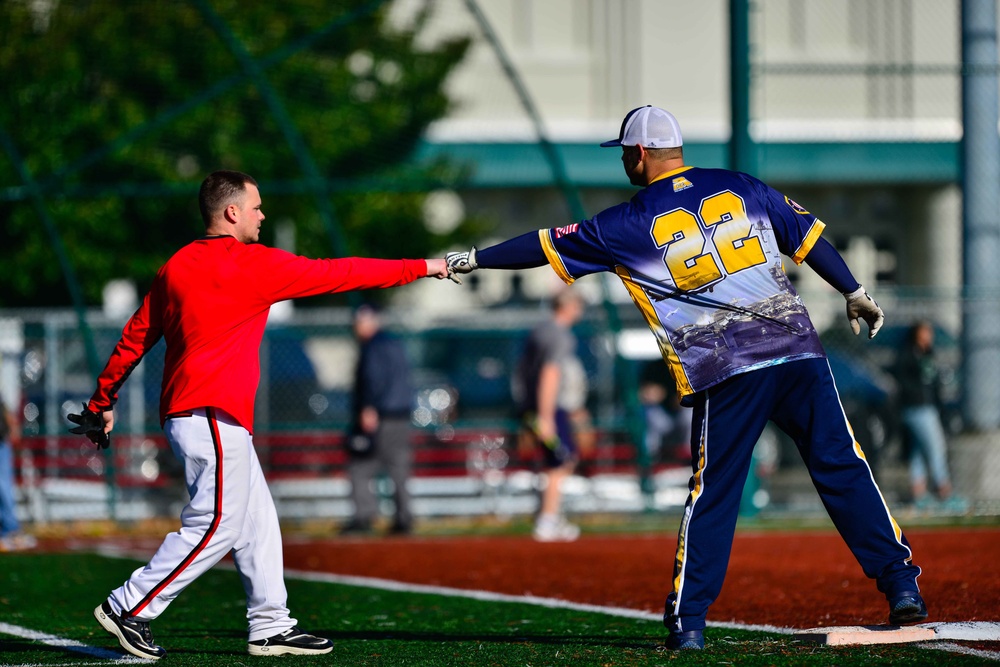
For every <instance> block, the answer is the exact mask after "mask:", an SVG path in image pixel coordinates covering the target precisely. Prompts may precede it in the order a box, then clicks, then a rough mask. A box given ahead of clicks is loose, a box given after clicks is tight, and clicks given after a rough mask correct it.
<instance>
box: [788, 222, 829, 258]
mask: <svg viewBox="0 0 1000 667" xmlns="http://www.w3.org/2000/svg"><path fill="white" fill-rule="evenodd" d="M824 229H826V224H825V223H824V222H823V221H822V220H820V219H819V218H816V221H815V222H813V224H812V227H810V228H809V233H808V234H806V237H805V238H804V239H802V243H800V244H799V247H798V248H797V249H796V250H795V254H794V255H792V261H793V262H795V263H796V264H801V263H802V262H803V261H805V259H806V255H808V254H809V251H810V250H812V249H813V246H814V245H816V241H818V240H819V237H820V235H821V234H822V233H823V230H824Z"/></svg>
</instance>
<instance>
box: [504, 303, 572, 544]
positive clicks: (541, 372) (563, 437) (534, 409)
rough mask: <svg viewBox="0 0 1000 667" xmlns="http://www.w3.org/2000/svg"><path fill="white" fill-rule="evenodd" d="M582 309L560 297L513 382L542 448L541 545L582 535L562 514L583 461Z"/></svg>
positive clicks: (526, 421) (537, 523) (532, 434)
mask: <svg viewBox="0 0 1000 667" xmlns="http://www.w3.org/2000/svg"><path fill="white" fill-rule="evenodd" d="M583 308H584V307H583V302H582V301H581V299H580V296H579V295H578V294H576V293H575V292H573V291H571V290H569V289H565V290H563V291H561V292H559V293H558V294H556V296H555V297H554V298H553V299H552V318H551V319H550V320H548V321H546V322H543V323H542V324H540V325H538V326H537V327H536V328H535V329H534V330H533V331H532V332H531V335H530V336H529V338H528V343H527V345H526V347H525V350H524V354H523V356H522V357H521V361H520V363H519V364H518V368H517V372H516V376H515V387H516V388H517V391H516V393H517V394H520V396H519V397H518V398H519V400H518V403H519V411H520V413H521V418H522V422H523V424H524V427H525V429H524V432H525V433H527V434H528V436H529V439H530V440H532V441H533V442H534V443H536V444H538V445H540V446H541V451H542V454H543V460H544V463H545V467H546V471H545V483H544V486H543V489H542V494H541V502H540V507H539V512H538V517H537V518H536V520H535V527H534V531H533V535H534V538H535V539H536V540H538V541H541V542H557V541H560V542H561V541H572V540H575V539H576V538H577V537H579V535H580V528H579V527H578V526H575V525H573V524H571V523H569V522H567V521H566V519H565V518H564V517H563V515H562V514H561V511H560V510H561V505H562V483H563V480H565V479H566V478H567V477H569V476H570V475H571V474H572V473H573V470H574V469H575V468H576V464H577V462H578V460H579V443H578V439H577V433H576V429H575V427H574V419H576V418H578V417H579V415H580V414H585V407H584V406H585V403H586V399H587V376H586V373H585V372H584V369H583V364H582V363H580V359H579V357H577V355H576V337H575V336H574V335H573V332H572V329H571V327H572V326H573V324H575V323H576V322H578V321H579V320H580V317H581V316H582V315H583Z"/></svg>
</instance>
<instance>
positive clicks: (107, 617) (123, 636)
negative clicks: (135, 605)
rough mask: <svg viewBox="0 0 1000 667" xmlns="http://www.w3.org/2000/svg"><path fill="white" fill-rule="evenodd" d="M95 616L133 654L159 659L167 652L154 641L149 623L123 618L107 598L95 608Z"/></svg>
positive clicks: (149, 658)
mask: <svg viewBox="0 0 1000 667" xmlns="http://www.w3.org/2000/svg"><path fill="white" fill-rule="evenodd" d="M94 617H95V618H96V619H97V622H98V623H100V624H101V627H103V628H104V629H105V630H107V631H108V632H110V633H111V634H113V635H114V636H115V637H118V643H119V644H121V645H122V648H123V649H125V650H126V651H128V652H129V653H131V654H132V655H137V656H139V657H140V658H146V659H148V660H159V659H160V658H162V657H163V656H165V655H166V654H167V652H166V651H165V650H164V649H163V647H162V646H157V645H156V644H154V643H153V634H152V633H151V632H150V631H149V623H147V622H145V621H137V620H136V619H134V618H122V617H121V616H119V615H118V614H116V613H115V612H113V611H111V605H110V604H108V601H107V600H105V601H104V602H103V603H101V606H100V607H98V608H97V609H95V610H94Z"/></svg>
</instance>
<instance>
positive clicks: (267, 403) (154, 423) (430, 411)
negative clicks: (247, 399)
mask: <svg viewBox="0 0 1000 667" xmlns="http://www.w3.org/2000/svg"><path fill="white" fill-rule="evenodd" d="M881 298H882V305H883V306H884V308H885V310H886V312H887V314H888V324H887V325H886V327H885V329H884V330H883V331H882V332H881V333H880V335H879V336H878V337H877V338H876V339H875V340H873V341H867V340H864V338H863V337H861V338H855V337H854V336H853V335H851V334H850V332H849V328H848V327H847V323H846V322H845V321H844V315H843V311H842V308H843V302H842V299H840V297H839V296H838V295H835V294H833V295H831V294H829V293H813V294H807V295H806V300H807V303H809V306H810V309H811V311H812V314H813V316H814V319H815V320H816V322H817V325H818V327H819V328H820V330H821V331H825V332H826V333H824V335H823V338H824V342H825V344H826V347H827V349H828V353H829V358H830V363H831V366H832V368H833V371H834V375H835V376H836V378H837V382H838V389H839V391H840V395H841V400H842V403H843V405H844V409H845V412H846V413H847V415H848V418H849V420H850V422H851V424H852V426H853V428H854V432H855V435H856V438H857V440H858V441H859V442H860V443H861V445H862V446H863V448H864V450H865V452H866V455H867V457H868V460H869V462H870V463H871V465H872V468H873V470H874V471H875V474H876V477H877V478H878V479H879V481H880V483H881V484H882V485H883V491H884V493H885V495H886V497H887V498H889V499H890V501H892V502H894V503H909V502H910V501H912V497H911V489H910V487H909V483H908V475H907V459H906V453H907V451H908V447H909V444H908V441H907V437H906V435H905V429H904V428H903V425H902V422H901V419H900V414H901V411H900V402H899V395H900V384H899V380H898V379H897V377H896V374H895V368H896V366H897V361H898V359H899V355H900V352H901V351H902V350H903V349H905V345H906V342H905V341H906V337H907V334H908V328H909V326H908V325H909V324H910V323H911V322H913V321H916V320H917V319H920V318H928V317H930V316H934V315H939V314H941V313H945V312H948V311H954V310H961V308H962V306H963V304H962V302H961V301H960V300H958V299H957V298H956V296H955V295H947V296H940V297H929V296H927V295H920V296H915V295H913V294H903V293H899V292H889V291H887V292H885V293H883V294H882V295H881ZM618 306H619V308H620V313H621V317H622V321H623V331H622V332H621V333H620V334H618V335H615V334H612V333H611V332H610V331H609V330H608V329H607V327H606V325H605V324H604V322H603V318H602V317H601V316H600V315H599V314H598V315H596V316H594V314H593V313H592V316H591V317H590V318H589V319H586V320H585V321H584V322H582V323H581V324H580V325H578V326H577V328H576V333H577V337H578V340H579V345H578V353H579V356H580V358H581V361H582V362H583V365H584V367H585V369H586V374H587V384H588V386H589V394H588V403H587V407H588V409H589V412H590V414H591V415H592V422H593V432H594V435H595V438H594V447H593V448H592V449H591V450H590V451H589V452H587V454H586V455H585V457H584V461H583V464H582V466H581V468H580V471H579V475H578V476H577V478H576V482H575V483H576V486H573V484H572V483H571V485H570V487H569V489H568V492H567V493H568V501H567V502H568V503H569V505H568V508H569V509H570V511H585V510H595V511H597V510H603V511H608V510H625V511H641V510H644V509H649V508H658V509H664V510H670V509H674V510H676V509H678V508H679V507H680V506H681V505H682V504H683V500H684V497H685V495H686V484H687V477H688V475H689V470H690V465H689V456H690V449H689V446H688V438H687V436H688V433H687V431H686V428H685V426H686V423H685V422H686V420H687V419H688V417H689V415H688V414H687V413H686V412H685V411H684V410H683V409H681V408H679V407H678V406H677V404H676V403H675V402H673V401H671V400H669V399H666V398H664V399H662V400H661V401H660V405H661V406H663V407H664V408H665V412H666V414H667V415H668V417H670V418H671V420H672V421H671V422H670V423H669V424H668V428H663V422H662V421H656V419H655V418H653V417H654V415H652V414H651V412H650V411H648V410H647V416H649V417H651V419H650V420H649V421H647V423H646V429H647V431H646V436H647V437H646V438H645V439H643V440H642V441H641V442H638V443H636V442H635V441H634V439H633V438H632V437H631V436H630V434H629V429H628V428H627V423H626V421H627V410H626V406H625V403H624V399H625V398H626V397H625V396H624V395H623V388H622V386H621V383H620V382H618V381H617V379H616V372H615V363H616V362H615V356H616V355H624V356H625V357H627V358H628V361H627V362H626V363H627V364H628V369H629V372H630V373H632V374H633V382H632V386H639V387H643V386H645V385H646V383H649V382H656V381H660V382H662V383H664V384H669V380H665V379H663V375H662V373H661V374H660V375H659V376H658V377H659V380H658V379H657V376H656V373H655V369H657V368H658V369H661V370H662V368H663V364H662V362H661V361H659V360H658V359H657V358H656V356H655V345H654V344H653V342H652V337H651V336H650V335H649V333H648V331H647V330H646V329H645V326H644V324H643V323H642V322H641V321H640V320H639V318H638V317H637V315H635V314H634V313H633V312H632V306H631V304H629V303H624V302H622V303H620V304H618ZM597 312H598V313H599V312H600V311H599V310H598V311H597ZM411 315H412V314H408V313H406V312H404V311H392V310H390V311H387V313H386V318H387V325H388V328H389V329H390V330H391V331H392V332H393V333H394V335H397V336H398V337H400V338H401V339H402V340H403V341H404V343H405V347H406V350H407V356H408V358H409V360H410V362H411V363H412V367H413V384H414V403H413V410H412V413H411V422H412V424H413V427H414V433H415V437H414V446H415V451H416V466H415V470H414V479H413V484H414V488H415V490H416V494H417V497H418V506H417V510H418V512H421V513H424V514H438V513H483V512H496V513H510V512H530V511H532V508H533V503H534V502H535V501H534V497H533V494H534V479H533V477H532V471H533V470H534V468H535V464H536V463H537V462H536V461H535V460H534V459H532V458H530V457H529V458H525V457H524V456H523V454H522V453H520V452H519V451H518V449H517V433H518V430H519V422H518V418H517V417H518V416H517V414H516V411H515V400H514V396H513V391H512V378H513V376H514V369H515V367H516V365H517V362H518V359H519V358H520V355H521V353H522V351H523V346H524V342H525V340H526V337H527V335H528V333H529V332H530V330H531V329H532V327H533V326H535V325H536V324H538V323H539V322H540V321H542V320H543V319H544V318H546V317H548V312H547V309H546V308H545V307H543V306H539V305H530V306H528V307H522V308H518V309H513V308H506V309H500V310H495V311H484V312H483V313H482V314H481V317H479V318H477V323H476V324H474V325H472V324H470V323H469V322H468V320H466V321H462V322H460V321H457V320H447V319H442V320H440V321H434V322H422V323H421V325H420V326H419V327H417V326H414V325H413V318H412V317H411ZM91 324H92V326H93V330H94V332H95V338H96V342H97V346H98V348H99V350H100V352H101V353H102V354H104V353H106V352H108V351H109V350H110V349H111V347H112V346H113V345H114V343H115V342H116V339H117V336H118V332H119V331H120V326H121V323H120V321H109V320H108V319H106V318H103V317H99V316H94V317H92V318H91ZM350 327H351V315H350V312H349V311H348V310H345V309H319V310H315V311H312V310H310V311H301V310H299V311H296V312H295V313H294V314H293V316H292V317H291V318H290V319H287V320H285V321H282V322H280V323H273V324H272V325H271V326H269V327H268V330H267V332H266V335H265V338H264V344H263V346H262V352H261V371H262V376H261V385H260V391H259V392H258V401H257V414H256V423H255V436H254V438H255V444H256V445H257V448H258V451H259V455H260V458H261V461H262V464H263V465H264V468H265V470H266V472H267V474H268V476H269V478H270V479H271V481H272V483H273V484H274V485H275V490H274V493H275V496H276V498H277V499H278V501H279V504H280V503H284V505H283V511H284V512H286V513H289V514H292V515H298V516H347V515H349V514H350V511H351V509H350V504H349V501H348V500H347V496H348V489H349V486H348V483H347V480H346V474H345V473H346V468H345V466H346V463H347V460H348V450H347V445H346V433H347V431H348V429H349V427H350V423H351V419H352V413H351V392H352V389H353V383H354V367H355V362H356V355H357V343H356V342H355V340H354V338H353V337H352V332H351V328H350ZM3 330H4V331H5V332H6V336H5V340H6V344H5V349H6V350H7V351H8V352H7V353H6V354H5V355H4V367H5V368H6V369H7V374H8V375H10V374H11V371H12V370H13V371H14V372H16V374H17V377H18V378H19V380H20V386H21V387H22V398H21V402H20V405H21V415H22V416H23V423H24V446H23V447H22V448H21V452H22V453H21V455H20V458H19V461H20V465H19V470H20V478H21V487H22V495H23V501H24V503H23V507H22V511H23V512H24V513H25V516H26V517H34V518H36V519H39V520H56V519H69V518H82V517H94V516H105V515H107V514H108V513H109V512H112V513H113V514H114V515H115V516H118V517H119V518H139V517H142V516H148V515H150V514H161V513H168V514H169V512H170V511H172V510H176V507H174V505H176V504H177V503H179V502H181V501H182V499H183V485H182V483H181V478H180V472H181V471H180V470H179V469H178V467H177V466H178V464H177V462H176V460H175V459H174V457H173V455H172V454H171V453H170V451H169V448H168V447H167V445H166V442H165V439H164V437H163V434H162V432H161V431H160V424H159V385H160V378H161V372H162V364H163V346H162V343H161V344H160V345H159V346H157V347H156V348H154V349H153V350H152V352H151V353H150V354H148V355H147V357H146V358H145V360H144V361H143V362H142V363H141V364H140V365H139V366H138V367H137V368H136V369H135V371H133V373H132V375H131V377H130V378H129V380H128V381H127V382H126V383H125V385H124V387H123V388H122V391H121V393H120V400H119V402H118V404H117V406H116V424H117V426H116V430H115V433H114V437H113V446H112V449H111V450H110V452H109V453H108V454H102V453H98V452H95V451H94V450H93V447H92V446H91V445H90V444H89V442H87V441H86V440H85V439H84V438H81V437H74V436H70V435H68V433H67V427H68V426H69V423H68V422H67V421H66V418H65V416H66V414H67V413H68V412H70V411H77V410H78V408H79V406H80V403H81V401H85V400H87V398H88V397H89V395H90V393H91V392H92V390H93V378H92V377H91V376H90V375H89V373H88V372H87V370H86V364H85V360H84V357H85V353H84V348H83V343H82V341H81V339H80V336H79V333H78V330H77V328H76V324H75V320H74V318H73V317H72V314H71V313H46V314H44V315H32V314H26V315H17V314H11V316H8V317H7V318H6V319H5V320H4V327H3ZM935 334H936V349H937V350H938V355H937V361H938V363H939V367H940V369H941V378H942V392H941V409H942V418H943V423H944V425H945V428H946V431H947V434H948V442H949V448H950V451H949V458H950V463H951V468H952V476H953V479H954V482H955V489H956V496H957V497H959V498H960V499H961V500H960V501H952V503H951V504H950V505H947V506H946V505H943V504H942V505H939V506H934V507H922V508H921V509H922V510H923V511H934V512H944V513H948V514H967V513H986V514H990V513H995V512H997V511H998V510H1000V504H998V502H997V495H996V492H997V485H996V483H995V481H994V480H995V479H996V478H997V474H1000V459H998V457H997V454H996V452H997V451H998V448H997V447H996V438H994V437H991V436H989V435H970V434H969V432H968V429H967V428H966V424H965V423H964V421H963V418H962V412H961V409H960V403H959V399H960V395H961V385H962V378H961V363H960V362H961V351H960V344H959V339H958V336H957V334H956V330H955V328H954V327H953V326H947V325H945V326H941V325H938V326H937V327H935ZM18 346H19V350H18ZM669 393H670V391H669V387H668V388H667V394H668V395H669ZM648 407H649V406H648V405H647V408H648ZM637 447H645V448H646V450H647V451H646V452H645V454H646V457H640V456H639V455H638V451H637V449H636V448H637ZM644 458H648V459H649V460H650V465H649V466H648V467H647V468H644V467H642V466H640V465H639V461H640V460H643V459H644ZM758 458H759V461H758V463H757V465H756V467H755V471H756V474H755V475H752V476H751V480H750V488H751V489H752V490H753V491H754V492H755V494H756V495H755V496H751V497H749V498H748V501H747V503H749V504H747V505H746V506H745V512H747V513H750V514H756V513H757V512H759V511H762V510H763V511H765V512H768V511H772V512H773V511H799V510H801V511H809V512H812V511H819V510H820V509H821V508H820V507H819V505H818V500H817V497H816V495H815V492H813V491H812V490H811V488H810V486H809V483H808V480H807V479H806V478H805V477H804V470H803V468H802V466H801V463H800V462H799V461H798V455H797V453H796V451H795V447H794V444H793V443H792V442H791V441H789V440H787V439H786V438H784V436H780V435H779V434H778V433H777V432H769V433H768V435H767V437H765V438H764V439H763V440H762V442H761V444H760V446H759V452H758ZM644 476H648V480H649V481H648V484H647V486H646V487H645V488H644V487H643V485H642V479H643V477H644ZM754 502H755V503H756V506H754V505H753V503H754Z"/></svg>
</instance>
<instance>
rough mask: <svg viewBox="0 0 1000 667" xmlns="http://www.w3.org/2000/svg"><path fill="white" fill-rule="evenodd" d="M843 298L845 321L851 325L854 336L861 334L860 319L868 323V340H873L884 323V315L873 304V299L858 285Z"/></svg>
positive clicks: (875, 304) (876, 305)
mask: <svg viewBox="0 0 1000 667" xmlns="http://www.w3.org/2000/svg"><path fill="white" fill-rule="evenodd" d="M844 298H845V299H847V320H848V321H849V322H850V323H851V330H852V331H854V335H855V336H857V335H858V334H859V333H861V323H860V322H858V318H859V317H860V318H861V319H863V320H864V321H865V322H867V323H868V338H869V339H871V338H874V337H875V334H877V333H878V330H879V329H881V328H882V323H883V322H884V321H885V314H884V313H883V312H882V309H881V308H879V307H878V304H877V303H875V299H873V298H871V297H870V296H869V295H868V292H866V291H865V288H864V286H863V285H858V289H856V290H854V291H853V292H848V293H847V294H844Z"/></svg>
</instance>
